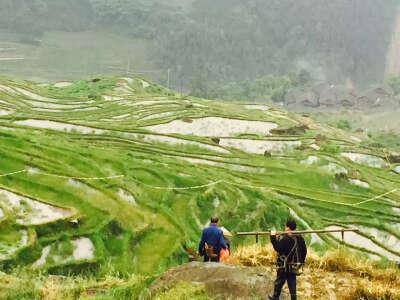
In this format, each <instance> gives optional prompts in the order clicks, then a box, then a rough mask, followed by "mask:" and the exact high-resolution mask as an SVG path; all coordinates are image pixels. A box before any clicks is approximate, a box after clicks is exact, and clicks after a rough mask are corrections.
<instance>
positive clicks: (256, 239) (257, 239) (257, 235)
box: [256, 234, 258, 244]
mask: <svg viewBox="0 0 400 300" xmlns="http://www.w3.org/2000/svg"><path fill="white" fill-rule="evenodd" d="M256 243H257V244H258V234H256Z"/></svg>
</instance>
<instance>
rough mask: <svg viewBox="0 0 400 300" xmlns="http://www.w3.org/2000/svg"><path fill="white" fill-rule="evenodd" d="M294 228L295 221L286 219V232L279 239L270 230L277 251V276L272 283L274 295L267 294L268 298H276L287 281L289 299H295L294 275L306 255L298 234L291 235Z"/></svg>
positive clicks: (302, 263) (301, 238)
mask: <svg viewBox="0 0 400 300" xmlns="http://www.w3.org/2000/svg"><path fill="white" fill-rule="evenodd" d="M295 229H296V222H295V221H293V220H288V221H287V222H286V228H285V231H286V232H287V233H288V234H286V235H284V236H283V238H281V239H280V240H277V238H276V232H275V231H271V243H272V246H273V247H274V249H275V251H276V252H278V260H277V267H278V271H277V276H276V280H275V284H274V295H273V296H268V297H269V299H270V300H278V299H279V296H280V295H281V291H282V287H283V285H284V284H285V282H286V281H287V284H288V287H289V291H290V297H291V300H296V299H297V298H296V276H297V275H299V273H300V268H301V267H302V266H303V265H304V261H305V259H306V255H307V247H306V244H305V242H304V239H303V237H302V236H300V235H293V234H291V232H292V231H293V230H295Z"/></svg>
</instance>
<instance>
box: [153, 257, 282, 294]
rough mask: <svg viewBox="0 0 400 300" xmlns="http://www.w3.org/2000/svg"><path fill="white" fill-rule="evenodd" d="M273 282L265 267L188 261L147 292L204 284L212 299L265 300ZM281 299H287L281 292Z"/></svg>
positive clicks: (171, 271) (271, 275)
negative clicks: (180, 285) (180, 284)
mask: <svg viewBox="0 0 400 300" xmlns="http://www.w3.org/2000/svg"><path fill="white" fill-rule="evenodd" d="M274 280H275V274H274V273H271V272H270V271H269V272H267V271H266V269H264V268H255V267H238V266H232V265H226V264H219V263H201V262H191V263H189V264H186V265H182V266H179V267H177V268H174V269H171V270H169V271H167V272H166V273H164V274H163V275H162V276H161V277H160V278H159V279H157V280H156V281H155V282H154V283H153V284H152V285H151V286H150V293H151V294H152V295H154V294H157V293H159V292H162V291H166V290H169V289H170V288H172V287H174V286H175V285H176V284H178V283H180V282H195V283H202V284H204V285H205V287H206V291H207V294H208V295H209V296H211V297H214V298H215V299H224V300H226V299H242V300H250V299H264V298H265V299H266V296H267V295H268V294H272V293H273V286H274ZM280 299H281V300H288V299H289V297H288V295H287V293H286V292H285V291H284V290H283V291H282V295H281V297H280Z"/></svg>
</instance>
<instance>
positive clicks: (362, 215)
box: [0, 78, 400, 273]
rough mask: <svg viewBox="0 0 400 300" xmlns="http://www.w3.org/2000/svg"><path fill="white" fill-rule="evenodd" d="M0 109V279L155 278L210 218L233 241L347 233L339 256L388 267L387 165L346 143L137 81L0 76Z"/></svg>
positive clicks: (398, 186)
mask: <svg viewBox="0 0 400 300" xmlns="http://www.w3.org/2000/svg"><path fill="white" fill-rule="evenodd" d="M0 112H1V113H0V175H1V177H0V206H1V211H0V220H1V231H0V260H1V261H2V264H1V265H2V268H3V269H5V270H7V269H12V268H14V267H15V266H18V265H22V266H25V267H26V268H33V269H38V268H39V269H47V270H49V271H50V272H54V273H59V272H70V271H77V272H80V271H82V270H87V269H91V268H94V269H99V268H100V269H101V268H103V267H104V268H108V267H109V266H110V265H113V266H114V267H115V268H116V269H118V270H119V271H120V272H122V273H132V272H135V273H153V272H157V271H161V270H163V269H165V268H167V267H169V266H171V265H175V264H178V263H182V262H185V261H187V259H188V255H187V249H189V248H196V246H197V243H198V240H199V236H200V233H201V230H202V228H203V226H204V225H206V224H207V222H208V219H209V217H210V216H211V215H218V216H220V218H221V220H222V225H224V226H225V227H227V228H228V229H229V230H231V231H232V232H237V231H250V230H263V231H264V230H269V229H271V228H277V229H281V228H282V223H283V222H284V220H286V218H287V217H289V216H292V217H293V218H295V219H296V220H297V221H298V223H299V226H300V228H303V229H305V228H316V229H323V228H332V227H334V228H338V227H339V228H342V227H353V226H356V227H360V229H361V232H360V233H359V234H354V236H351V237H350V236H348V237H346V238H345V240H344V243H345V245H346V246H348V247H351V248H352V249H354V250H355V251H359V252H362V253H365V254H367V255H370V257H371V258H373V259H381V258H383V257H385V258H389V259H392V260H397V261H400V233H399V232H400V230H399V229H400V227H399V224H400V174H399V172H400V171H399V167H400V166H399V165H396V164H391V163H390V162H388V161H387V159H386V156H385V154H384V153H381V152H379V150H376V149H372V148H364V147H361V146H360V141H361V139H360V137H357V136H355V135H354V134H351V136H349V134H348V133H346V132H344V131H341V130H339V129H335V128H331V127H328V126H325V125H321V124H319V123H316V122H314V121H313V120H312V119H309V118H306V117H302V116H299V115H295V114H291V113H287V112H285V111H280V110H278V109H276V108H274V107H268V106H266V105H248V104H247V105H245V104H241V103H223V102H216V101H210V100H204V99H197V98H192V97H184V96H182V95H179V94H177V93H175V92H172V91H169V90H166V89H164V88H163V87H160V86H157V85H155V84H152V83H149V82H147V81H144V80H142V79H140V78H97V79H93V80H82V81H77V82H58V83H54V84H48V85H43V84H36V83H32V82H26V81H15V80H10V79H7V78H0ZM250 242H253V239H251V238H248V239H243V238H237V237H234V238H233V240H232V244H233V245H235V244H238V243H250ZM307 242H308V244H310V245H311V246H312V247H314V248H315V249H317V250H321V251H323V250H324V249H327V248H331V247H337V246H338V245H340V244H341V240H340V238H339V237H338V236H337V235H329V234H326V235H320V236H319V237H316V236H309V237H307Z"/></svg>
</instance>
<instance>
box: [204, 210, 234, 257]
mask: <svg viewBox="0 0 400 300" xmlns="http://www.w3.org/2000/svg"><path fill="white" fill-rule="evenodd" d="M210 221H211V224H210V226H208V227H206V228H204V230H203V233H202V235H201V241H200V243H199V249H198V252H199V254H200V255H202V256H203V255H204V262H208V261H213V262H219V254H220V251H221V249H222V248H224V249H226V248H227V245H226V243H225V240H224V234H223V232H222V230H221V228H219V227H218V218H217V217H212V218H211V220H210Z"/></svg>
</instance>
